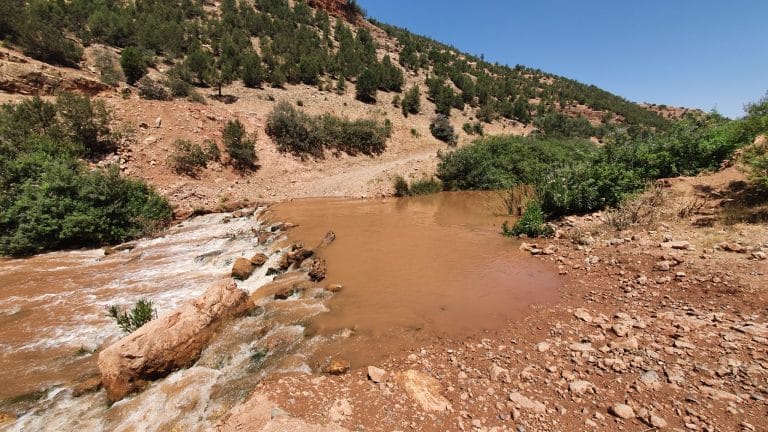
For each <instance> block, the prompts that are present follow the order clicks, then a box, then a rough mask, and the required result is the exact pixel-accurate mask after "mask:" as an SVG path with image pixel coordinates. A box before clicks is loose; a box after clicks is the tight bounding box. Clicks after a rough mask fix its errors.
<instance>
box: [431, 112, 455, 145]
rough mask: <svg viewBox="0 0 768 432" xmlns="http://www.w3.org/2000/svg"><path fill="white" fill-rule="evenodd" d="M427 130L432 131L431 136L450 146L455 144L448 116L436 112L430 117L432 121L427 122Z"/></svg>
mask: <svg viewBox="0 0 768 432" xmlns="http://www.w3.org/2000/svg"><path fill="white" fill-rule="evenodd" d="M429 131H430V132H431V133H432V136H433V137H435V138H437V139H439V140H440V141H443V142H445V143H447V144H448V145H450V146H455V145H456V143H457V141H456V140H457V137H456V133H455V132H454V129H453V125H451V122H450V120H448V117H446V116H444V115H442V114H438V115H436V116H435V117H434V118H433V119H432V122H431V123H430V124H429Z"/></svg>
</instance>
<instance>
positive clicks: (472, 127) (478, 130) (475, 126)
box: [461, 122, 484, 136]
mask: <svg viewBox="0 0 768 432" xmlns="http://www.w3.org/2000/svg"><path fill="white" fill-rule="evenodd" d="M461 128H462V129H463V130H464V133H466V134H467V135H480V136H482V135H483V134H484V131H483V125H482V123H480V122H474V123H469V122H467V123H464V125H463V126H462V127H461Z"/></svg>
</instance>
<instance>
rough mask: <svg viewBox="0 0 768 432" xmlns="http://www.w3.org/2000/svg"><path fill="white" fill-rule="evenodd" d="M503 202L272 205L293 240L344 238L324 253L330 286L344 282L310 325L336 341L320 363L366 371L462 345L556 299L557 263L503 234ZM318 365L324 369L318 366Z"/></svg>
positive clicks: (434, 198) (459, 195)
mask: <svg viewBox="0 0 768 432" xmlns="http://www.w3.org/2000/svg"><path fill="white" fill-rule="evenodd" d="M501 209H502V204H501V200H500V197H499V196H498V195H497V194H494V193H483V192H451V193H441V194H436V195H430V196H423V197H412V198H405V199H394V198H392V199H381V200H359V201H352V200H338V199H314V200H296V201H293V202H286V203H281V204H278V205H275V206H273V207H272V211H273V213H274V216H273V217H274V218H276V219H277V220H283V221H289V222H292V223H296V224H298V227H296V228H293V229H291V230H290V231H289V238H290V239H291V240H292V241H300V242H303V243H304V244H305V245H306V246H308V247H313V246H315V245H317V244H318V243H319V242H320V241H321V239H322V238H323V236H324V235H325V233H326V232H327V231H328V230H333V231H334V232H335V233H336V236H337V239H336V241H335V242H334V243H332V244H331V245H330V246H328V247H327V248H325V249H323V250H322V252H321V255H322V256H323V257H324V258H326V259H327V262H328V273H327V279H326V281H325V283H332V284H341V285H343V290H342V291H341V292H340V293H339V294H337V295H335V296H334V297H333V298H332V299H331V300H330V302H329V303H328V307H329V309H330V311H329V312H328V313H325V314H320V315H318V316H316V317H314V318H312V320H311V321H310V322H309V323H308V324H309V331H310V332H317V333H318V334H320V335H324V336H330V335H334V334H339V333H343V331H344V330H345V329H351V330H353V336H352V337H349V338H338V339H337V342H330V343H328V344H326V345H325V346H323V347H321V348H320V349H318V351H317V352H316V354H315V356H314V357H315V361H316V362H317V363H322V362H323V361H324V360H327V358H328V357H334V356H341V357H343V358H345V359H347V360H349V361H350V362H351V363H352V365H353V366H364V365H366V363H369V364H370V363H374V362H376V361H379V360H381V359H383V358H384V357H385V356H386V355H388V354H391V353H393V352H395V351H398V350H403V349H409V348H412V347H415V346H416V345H417V344H418V343H419V342H422V341H425V340H429V339H430V338H433V337H436V336H437V337H447V338H463V337H467V336H470V335H475V334H477V333H479V332H483V331H494V330H498V329H500V328H502V327H503V326H505V325H506V324H507V323H508V322H509V321H510V320H514V319H516V318H518V317H520V316H522V315H524V314H526V313H528V312H529V311H530V306H531V305H533V304H548V303H551V302H554V301H555V300H556V298H557V294H558V289H559V287H560V282H559V280H558V278H557V276H556V274H555V272H554V271H553V268H552V267H551V266H550V265H547V264H545V263H541V262H539V261H535V260H533V259H531V258H530V256H527V254H524V253H522V252H521V251H519V250H518V246H519V242H518V241H516V240H512V239H509V238H505V237H503V236H501V235H500V231H501V223H502V222H503V221H505V220H507V219H509V217H508V216H499V214H502V213H503V212H502V211H501ZM316 366H317V365H316Z"/></svg>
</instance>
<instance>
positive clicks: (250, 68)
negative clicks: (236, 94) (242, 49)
mask: <svg viewBox="0 0 768 432" xmlns="http://www.w3.org/2000/svg"><path fill="white" fill-rule="evenodd" d="M241 64H242V72H241V74H242V78H243V85H245V86H246V87H251V88H256V87H261V83H262V82H264V80H265V79H266V74H265V72H264V68H263V67H262V65H261V59H260V58H259V56H258V54H256V53H255V52H253V51H249V52H246V53H245V54H243V58H242V60H241Z"/></svg>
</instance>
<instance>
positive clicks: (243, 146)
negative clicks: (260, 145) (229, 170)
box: [222, 120, 259, 169]
mask: <svg viewBox="0 0 768 432" xmlns="http://www.w3.org/2000/svg"><path fill="white" fill-rule="evenodd" d="M222 139H223V140H224V147H225V148H226V149H227V153H229V158H230V161H231V162H232V164H233V165H234V166H235V167H236V168H238V169H252V168H254V167H255V165H256V162H257V161H258V160H259V159H258V157H257V156H256V149H255V148H254V145H255V143H254V142H253V137H250V136H248V135H247V134H246V132H245V126H243V124H242V123H241V122H240V120H230V121H228V122H227V126H226V127H224V132H223V133H222Z"/></svg>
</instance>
